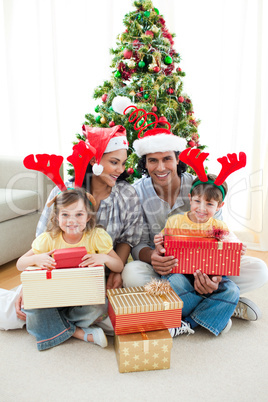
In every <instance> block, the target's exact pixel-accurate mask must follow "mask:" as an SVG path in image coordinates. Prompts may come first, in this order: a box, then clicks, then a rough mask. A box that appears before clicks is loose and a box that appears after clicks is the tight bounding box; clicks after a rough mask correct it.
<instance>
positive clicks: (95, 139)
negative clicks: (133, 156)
mask: <svg viewBox="0 0 268 402" xmlns="http://www.w3.org/2000/svg"><path fill="white" fill-rule="evenodd" d="M82 130H83V134H84V135H85V137H86V142H88V143H89V144H90V145H91V146H93V147H94V148H95V149H96V155H95V158H96V163H95V164H94V165H93V168H92V171H93V173H94V174H95V175H96V176H99V175H100V174H101V173H102V171H103V166H102V165H100V161H101V158H102V156H103V154H105V153H108V152H113V151H117V150H118V149H128V141H127V136H126V129H125V128H124V127H123V126H114V127H112V128H101V127H90V126H85V125H83V127H82Z"/></svg>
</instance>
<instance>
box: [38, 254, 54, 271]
mask: <svg viewBox="0 0 268 402" xmlns="http://www.w3.org/2000/svg"><path fill="white" fill-rule="evenodd" d="M54 251H55V250H52V251H48V252H47V253H43V254H35V256H34V261H35V265H37V266H38V267H40V268H45V269H53V268H55V266H56V262H55V260H54V258H52V257H51V254H53V253H54Z"/></svg>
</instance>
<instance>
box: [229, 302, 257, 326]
mask: <svg viewBox="0 0 268 402" xmlns="http://www.w3.org/2000/svg"><path fill="white" fill-rule="evenodd" d="M232 317H235V318H242V320H247V321H257V320H258V319H260V318H261V311H260V309H259V307H258V306H256V304H255V303H253V302H252V301H251V300H249V299H247V298H246V297H240V298H239V301H238V303H237V306H236V308H235V311H234V312H233V315H232Z"/></svg>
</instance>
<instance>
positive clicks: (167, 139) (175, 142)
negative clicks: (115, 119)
mask: <svg viewBox="0 0 268 402" xmlns="http://www.w3.org/2000/svg"><path fill="white" fill-rule="evenodd" d="M128 109H134V111H132V112H131V113H130V116H129V118H128V121H129V122H130V123H132V122H133V121H134V120H136V122H135V124H134V129H135V130H137V131H138V130H139V132H138V139H137V140H135V141H134V142H133V148H134V150H135V152H136V154H137V155H138V156H139V157H141V156H143V155H147V154H150V153H154V152H167V151H182V150H183V149H185V147H186V140H185V139H184V138H181V137H179V136H177V135H174V134H173V133H172V132H171V131H170V128H171V125H170V123H169V122H168V121H166V124H167V125H168V127H169V129H165V128H156V126H157V125H158V123H159V120H158V117H157V115H156V114H155V113H153V112H149V113H147V112H146V111H145V110H144V109H138V108H137V106H134V105H131V106H128V107H127V108H126V109H125V110H124V114H127V110H128ZM139 112H141V113H142V114H141V115H140V116H139ZM148 116H153V117H154V118H155V121H153V122H150V123H147V124H146V120H147V117H148ZM139 123H142V124H141V125H139V126H138V124H139ZM149 126H154V128H153V129H150V130H147V131H146V132H145V133H143V136H141V132H142V131H143V130H144V129H145V128H146V127H149Z"/></svg>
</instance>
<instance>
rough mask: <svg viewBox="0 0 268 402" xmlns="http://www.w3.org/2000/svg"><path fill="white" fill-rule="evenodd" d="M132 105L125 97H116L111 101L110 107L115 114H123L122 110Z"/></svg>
mask: <svg viewBox="0 0 268 402" xmlns="http://www.w3.org/2000/svg"><path fill="white" fill-rule="evenodd" d="M132 103H133V102H132V101H131V100H130V99H129V98H128V97H127V96H116V97H115V98H114V99H113V101H112V107H113V110H114V111H115V112H116V113H119V114H123V112H124V110H125V109H126V108H127V107H128V106H130V105H132Z"/></svg>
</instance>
